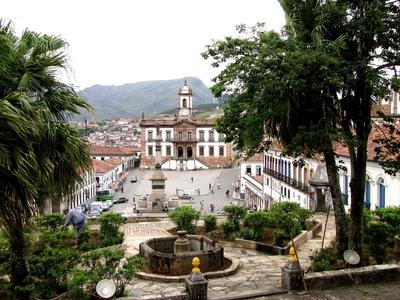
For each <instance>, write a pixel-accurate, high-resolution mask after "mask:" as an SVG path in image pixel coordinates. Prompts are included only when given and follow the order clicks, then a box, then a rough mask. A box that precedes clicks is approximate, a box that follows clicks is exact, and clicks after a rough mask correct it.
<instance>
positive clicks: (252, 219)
mask: <svg viewBox="0 0 400 300" xmlns="http://www.w3.org/2000/svg"><path fill="white" fill-rule="evenodd" d="M271 224H273V222H272V218H271V214H270V213H268V212H264V211H258V212H254V213H251V214H247V215H246V216H245V217H244V219H243V225H244V226H246V227H249V229H250V230H251V232H252V238H251V240H255V241H262V240H263V239H264V231H265V229H266V228H267V227H268V226H271ZM241 236H242V235H241Z"/></svg>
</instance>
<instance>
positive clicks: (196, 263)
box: [192, 257, 200, 273]
mask: <svg viewBox="0 0 400 300" xmlns="http://www.w3.org/2000/svg"><path fill="white" fill-rule="evenodd" d="M192 265H193V269H192V273H200V269H199V266H200V259H199V258H198V257H194V258H193V260H192Z"/></svg>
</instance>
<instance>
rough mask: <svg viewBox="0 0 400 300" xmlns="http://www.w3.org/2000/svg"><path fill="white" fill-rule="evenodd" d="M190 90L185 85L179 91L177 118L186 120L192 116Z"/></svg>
mask: <svg viewBox="0 0 400 300" xmlns="http://www.w3.org/2000/svg"><path fill="white" fill-rule="evenodd" d="M192 96H193V94H192V89H191V88H189V87H188V86H187V83H186V80H185V84H184V85H183V87H182V88H181V89H179V111H178V114H179V117H183V118H187V117H191V116H192V110H193V106H192V105H193V103H192Z"/></svg>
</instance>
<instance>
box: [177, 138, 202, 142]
mask: <svg viewBox="0 0 400 300" xmlns="http://www.w3.org/2000/svg"><path fill="white" fill-rule="evenodd" d="M170 141H171V142H175V143H197V142H199V140H197V139H194V138H190V139H189V138H181V139H180V138H172V139H171V140H170Z"/></svg>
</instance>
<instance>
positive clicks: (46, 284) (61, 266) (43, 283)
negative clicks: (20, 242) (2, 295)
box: [26, 248, 79, 298]
mask: <svg viewBox="0 0 400 300" xmlns="http://www.w3.org/2000/svg"><path fill="white" fill-rule="evenodd" d="M78 261H79V254H78V252H77V250H76V249H73V248H47V249H45V250H44V251H42V252H40V253H37V254H35V255H31V256H29V257H28V265H29V269H30V273H29V278H28V281H29V283H30V284H29V285H28V286H27V287H26V290H27V291H28V290H30V292H31V295H32V297H33V298H53V297H55V296H57V295H59V294H61V293H63V292H65V291H67V284H68V281H69V277H70V275H71V272H72V269H73V268H74V266H75V265H76V264H77V263H78Z"/></svg>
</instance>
